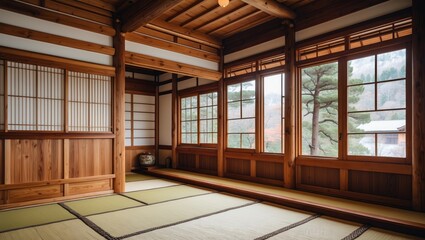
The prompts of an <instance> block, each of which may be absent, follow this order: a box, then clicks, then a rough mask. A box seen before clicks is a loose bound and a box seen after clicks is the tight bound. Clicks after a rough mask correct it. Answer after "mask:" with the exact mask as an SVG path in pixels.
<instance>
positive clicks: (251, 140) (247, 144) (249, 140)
mask: <svg viewBox="0 0 425 240" xmlns="http://www.w3.org/2000/svg"><path fill="white" fill-rule="evenodd" d="M242 148H248V149H255V134H242Z"/></svg>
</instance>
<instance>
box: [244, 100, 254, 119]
mask: <svg viewBox="0 0 425 240" xmlns="http://www.w3.org/2000/svg"><path fill="white" fill-rule="evenodd" d="M252 117H255V100H245V101H242V118H252Z"/></svg>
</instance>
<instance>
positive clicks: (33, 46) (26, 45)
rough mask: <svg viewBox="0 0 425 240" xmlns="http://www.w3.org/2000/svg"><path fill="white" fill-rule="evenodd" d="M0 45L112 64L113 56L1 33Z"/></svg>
mask: <svg viewBox="0 0 425 240" xmlns="http://www.w3.org/2000/svg"><path fill="white" fill-rule="evenodd" d="M0 46H5V47H10V48H16V49H20V50H25V51H30V52H36V53H42V54H48V55H52V56H57V57H64V58H70V59H75V60H79V61H85V62H91V63H98V64H104V65H109V66H111V65H112V56H109V55H105V54H100V53H95V52H90V51H85V50H80V49H76V48H70V47H65V46H60V45H56V44H51V43H45V42H40V41H35V40H31V39H26V38H20V37H15V36H11V35H7V34H2V33H0Z"/></svg>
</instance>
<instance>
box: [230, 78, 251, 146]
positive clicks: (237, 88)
mask: <svg viewBox="0 0 425 240" xmlns="http://www.w3.org/2000/svg"><path fill="white" fill-rule="evenodd" d="M227 147H229V148H246V149H255V80H252V81H248V82H242V83H237V84H232V85H228V86H227Z"/></svg>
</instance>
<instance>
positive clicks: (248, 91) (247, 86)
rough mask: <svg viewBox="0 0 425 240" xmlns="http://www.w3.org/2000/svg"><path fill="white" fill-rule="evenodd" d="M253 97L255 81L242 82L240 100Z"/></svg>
mask: <svg viewBox="0 0 425 240" xmlns="http://www.w3.org/2000/svg"><path fill="white" fill-rule="evenodd" d="M254 98H255V81H254V80H253V81H249V82H243V83H242V100H244V99H254Z"/></svg>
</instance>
